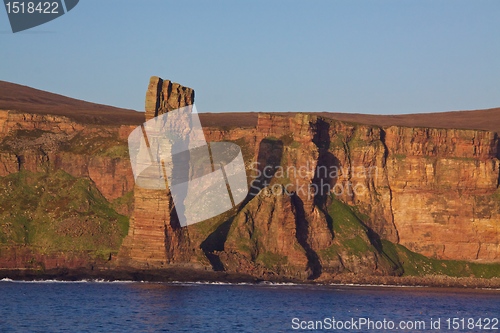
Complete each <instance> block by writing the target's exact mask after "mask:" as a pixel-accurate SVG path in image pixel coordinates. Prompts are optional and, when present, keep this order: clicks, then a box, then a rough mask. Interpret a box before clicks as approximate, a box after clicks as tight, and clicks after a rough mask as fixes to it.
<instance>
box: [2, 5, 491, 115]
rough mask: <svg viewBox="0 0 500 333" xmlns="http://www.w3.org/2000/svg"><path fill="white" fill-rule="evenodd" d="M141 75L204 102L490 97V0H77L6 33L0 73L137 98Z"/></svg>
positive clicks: (363, 106)
mask: <svg viewBox="0 0 500 333" xmlns="http://www.w3.org/2000/svg"><path fill="white" fill-rule="evenodd" d="M151 75H158V76H161V77H163V78H167V79H171V80H173V81H176V82H179V83H181V84H184V85H187V86H190V87H192V88H194V89H195V90H196V104H197V108H198V110H199V111H200V112H219V111H336V112H359V113H376V114H395V113H414V112H432V111H448V110H464V109H477V108H489V107H498V106H500V1H496V0H491V1H484V0H479V1H472V0H471V1H460V0H449V1H446V0H440V1H436V0H432V1H425V0H418V1H409V0H407V1H401V0H395V1H375V0H365V1H356V0H348V1H333V0H332V1H326V0H325V1H314V0H313V1H285V0H283V1H272V0H271V1H248V2H243V1H217V0H215V1H201V0H200V1H180V0H176V1H166V0H81V1H80V3H79V4H78V6H76V7H75V8H74V9H73V10H72V11H71V12H69V13H67V14H66V15H64V16H62V17H60V18H58V19H56V20H54V21H51V22H49V23H47V24H45V25H42V26H39V27H36V28H33V29H31V30H28V31H26V32H21V33H17V34H12V32H11V30H10V26H9V24H8V21H7V15H6V11H5V9H4V8H0V80H5V81H10V82H15V83H20V84H24V85H29V86H32V87H35V88H39V89H43V90H48V91H51V92H56V93H59V94H63V95H67V96H70V97H75V98H79V99H84V100H88V101H92V102H97V103H103V104H109V105H115V106H120V107H126V108H132V109H136V110H143V108H144V95H145V90H146V87H147V84H148V80H149V77H150V76H151Z"/></svg>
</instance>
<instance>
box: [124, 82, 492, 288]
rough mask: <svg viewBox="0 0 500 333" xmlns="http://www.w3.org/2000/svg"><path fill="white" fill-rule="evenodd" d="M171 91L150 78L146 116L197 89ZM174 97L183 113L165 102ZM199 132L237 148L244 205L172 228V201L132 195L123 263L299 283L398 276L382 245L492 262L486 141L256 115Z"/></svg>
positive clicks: (477, 136)
mask: <svg viewBox="0 0 500 333" xmlns="http://www.w3.org/2000/svg"><path fill="white" fill-rule="evenodd" d="M170 85H171V83H170V82H169V81H168V83H167V84H165V83H161V80H159V79H158V78H153V79H152V81H151V83H150V86H149V89H148V92H147V95H146V108H147V109H148V105H149V108H151V107H153V108H155V110H152V109H151V110H149V114H150V117H151V116H152V115H153V114H154V115H158V114H161V112H167V111H168V108H167V109H164V110H163V111H159V109H161V108H162V105H171V106H172V108H175V107H176V106H177V107H179V106H184V105H186V103H187V102H186V101H188V102H193V96H194V93H193V92H192V90H190V89H187V88H179V87H178V86H176V87H177V88H176V89H174V90H173V91H174V92H175V94H176V95H175V98H172V97H170V96H169V95H168V91H170V89H171V88H168V87H169V86H170ZM174 85H175V84H174ZM165 87H167V88H165ZM155 89H156V90H155ZM183 92H184V93H185V94H187V95H182V94H183ZM179 94H180V95H179ZM171 100H174V101H177V102H178V103H179V104H177V105H176V104H175V103H174V104H172V103H170V102H169V103H166V102H160V101H171ZM181 104H182V105H181ZM147 117H148V115H146V118H147ZM204 130H205V135H206V138H207V140H208V141H233V142H236V143H238V144H239V145H240V146H241V147H242V151H243V153H244V155H245V156H244V157H245V161H246V164H247V173H248V176H249V179H248V181H249V186H250V194H249V196H248V197H247V199H246V200H245V201H244V202H243V203H242V204H241V205H240V207H239V208H238V209H237V210H236V211H234V212H228V213H227V214H223V216H219V217H216V218H213V219H211V220H209V221H206V222H202V223H199V224H196V225H193V226H189V227H187V228H179V226H178V225H176V223H175V209H174V208H173V207H172V204H171V199H169V195H168V193H167V192H163V193H162V192H161V191H156V192H155V191H146V190H140V189H137V188H136V191H135V211H134V213H133V218H132V221H133V222H132V224H131V229H130V230H129V236H128V237H127V238H126V240H125V242H124V245H125V246H124V247H122V256H121V257H122V258H124V260H123V263H125V264H129V265H130V264H132V265H135V266H141V265H142V266H144V265H145V266H148V267H165V266H166V265H169V264H170V265H171V264H178V265H179V264H181V265H194V264H199V265H202V266H204V267H206V268H210V267H212V268H213V269H217V270H226V271H235V272H243V273H248V274H251V275H255V276H264V277H272V276H286V277H290V278H299V279H306V278H312V279H316V278H319V277H326V276H328V275H329V274H337V273H340V272H354V273H361V274H379V275H387V274H401V270H402V266H401V263H400V262H398V260H397V259H396V260H394V258H391V257H390V256H389V255H387V253H386V252H387V251H386V250H385V249H384V246H383V244H384V243H383V242H384V241H382V240H386V241H389V242H392V243H395V244H400V245H402V246H404V247H406V248H408V249H409V250H411V251H414V252H416V253H420V254H423V255H425V256H429V257H432V258H437V259H455V260H467V261H474V260H487V261H494V262H498V260H499V245H498V244H499V241H498V240H499V231H498V225H499V222H498V221H500V216H498V207H497V205H498V204H497V202H498V199H497V197H498V194H497V186H498V177H499V162H498V159H497V146H498V138H497V135H496V134H495V133H493V132H487V131H476V130H454V129H450V130H446V129H430V128H408V127H394V126H393V127H386V128H380V127H377V126H369V125H360V124H352V123H346V122H341V121H336V120H332V119H327V118H324V117H317V116H314V115H310V114H295V115H291V116H290V115H273V114H259V115H258V122H257V126H256V127H255V128H225V129H222V128H217V127H206V128H204ZM200 250H202V251H203V252H202V251H200ZM134 251H135V252H134ZM134 253H135V254H134ZM131 259H132V260H131ZM207 259H208V260H207ZM142 266H141V267H142Z"/></svg>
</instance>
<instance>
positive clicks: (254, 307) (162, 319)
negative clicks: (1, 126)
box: [0, 279, 500, 333]
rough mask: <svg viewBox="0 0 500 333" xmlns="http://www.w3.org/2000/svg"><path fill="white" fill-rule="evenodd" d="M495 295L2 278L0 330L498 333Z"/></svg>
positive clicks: (498, 296) (499, 296) (499, 294)
mask: <svg viewBox="0 0 500 333" xmlns="http://www.w3.org/2000/svg"><path fill="white" fill-rule="evenodd" d="M499 318H500V290H488V289H445V288H427V287H419V288H416V287H391V286H389V287H387V286H359V285H350V286H345V285H295V284H272V283H262V284H227V283H202V282H199V283H180V282H179V283H175V282H173V283H149V282H123V281H122V282H107V281H77V282H61V281H36V282H19V281H12V280H9V279H3V280H0V332H44V333H45V332H302V331H304V332H328V331H330V332H332V331H337V332H440V331H442V332H497V331H499V330H500V323H499V322H498V320H499Z"/></svg>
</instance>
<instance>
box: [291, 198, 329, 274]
mask: <svg viewBox="0 0 500 333" xmlns="http://www.w3.org/2000/svg"><path fill="white" fill-rule="evenodd" d="M292 203H293V206H294V207H295V236H296V237H297V242H299V244H300V246H302V247H303V248H304V250H305V251H306V257H307V268H308V269H310V270H311V274H310V275H309V277H308V279H309V280H314V279H316V278H318V277H319V276H320V275H321V272H322V270H323V268H322V266H321V261H320V259H319V256H318V254H317V253H316V252H315V251H314V250H313V249H312V248H311V245H309V243H308V241H307V240H308V238H309V223H308V221H307V219H306V214H305V211H304V203H303V202H302V199H300V198H299V196H298V195H297V194H296V193H294V194H293V195H292Z"/></svg>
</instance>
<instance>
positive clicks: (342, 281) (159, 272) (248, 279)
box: [0, 267, 500, 292]
mask: <svg viewBox="0 0 500 333" xmlns="http://www.w3.org/2000/svg"><path fill="white" fill-rule="evenodd" d="M2 279H11V280H15V281H45V280H57V281H85V280H86V281H136V282H164V283H168V282H186V283H189V282H206V283H234V284H238V283H247V284H260V283H278V284H279V283H293V284H303V285H340V286H373V287H377V286H385V287H432V288H460V289H490V290H496V291H499V292H500V278H492V279H482V278H472V277H449V276H443V275H429V276H418V277H417V276H403V277H398V276H367V275H356V274H338V275H335V276H331V277H325V278H322V279H319V280H297V279H290V278H283V277H279V276H276V277H275V278H270V279H261V278H258V277H255V276H250V275H247V274H240V273H227V272H216V271H210V270H198V269H190V268H178V267H176V268H166V269H151V270H134V269H126V268H124V269H112V270H111V269H105V270H96V269H86V268H80V269H66V268H63V269H50V270H45V271H41V270H30V269H0V280H2Z"/></svg>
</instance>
